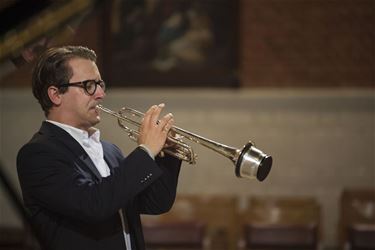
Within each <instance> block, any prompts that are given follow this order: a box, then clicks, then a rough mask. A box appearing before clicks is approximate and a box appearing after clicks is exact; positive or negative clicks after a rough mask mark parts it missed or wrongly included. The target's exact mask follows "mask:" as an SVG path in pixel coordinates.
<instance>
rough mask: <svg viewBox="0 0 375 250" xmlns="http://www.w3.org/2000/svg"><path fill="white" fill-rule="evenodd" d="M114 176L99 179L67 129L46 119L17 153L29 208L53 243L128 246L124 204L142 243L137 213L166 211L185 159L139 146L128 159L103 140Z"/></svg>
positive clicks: (138, 245)
mask: <svg viewBox="0 0 375 250" xmlns="http://www.w3.org/2000/svg"><path fill="white" fill-rule="evenodd" d="M102 145H103V150H104V159H105V161H106V162H107V164H108V166H109V167H110V170H111V175H110V176H108V177H105V178H102V177H101V176H100V174H99V172H98V170H97V169H96V167H95V166H94V164H93V162H92V161H91V159H90V158H89V156H88V155H87V153H86V152H85V150H84V149H83V148H82V147H81V146H80V144H79V143H78V142H77V141H76V140H75V139H74V138H73V137H71V136H70V135H69V134H68V133H67V132H66V131H65V130H63V129H61V128H59V127H58V126H55V125H53V124H51V123H48V122H43V124H42V126H41V128H40V130H39V132H38V133H36V134H35V135H34V136H33V138H32V139H31V140H30V141H29V142H28V143H27V144H26V145H24V146H23V147H22V148H21V149H20V151H19V153H18V156H17V171H18V176H19V180H20V184H21V190H22V194H23V199H24V203H25V207H26V208H27V210H28V212H29V214H30V218H31V222H32V223H33V225H34V226H35V227H36V228H37V232H38V233H39V235H40V237H41V238H42V240H43V242H42V243H43V245H45V246H47V248H48V249H64V250H67V249H69V250H74V249H77V250H78V249H80V250H81V249H88V250H96V249H98V250H99V249H106V250H107V249H111V250H115V249H121V250H124V249H125V242H124V236H123V232H122V226H121V220H120V216H119V212H118V211H119V209H120V208H122V209H123V211H125V213H126V214H125V216H126V219H127V221H128V225H129V230H130V235H131V242H132V248H133V249H137V250H138V249H145V244H144V240H143V234H142V227H141V221H140V214H142V213H144V214H160V213H163V212H166V211H168V210H169V209H170V208H171V207H172V205H173V202H174V199H175V196H176V188H177V179H178V175H179V171H180V165H181V162H180V161H179V160H177V159H175V158H172V157H170V156H166V157H164V158H159V157H157V159H156V160H155V161H154V160H152V159H151V157H149V155H148V154H147V153H146V152H144V150H142V149H140V148H137V149H135V150H134V151H133V152H132V153H131V154H130V155H128V156H127V157H126V158H124V157H123V155H122V154H121V152H120V150H119V149H118V148H117V147H116V146H115V145H113V144H110V143H107V142H103V141H102Z"/></svg>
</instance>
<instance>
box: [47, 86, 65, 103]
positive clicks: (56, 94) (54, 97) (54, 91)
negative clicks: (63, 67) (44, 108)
mask: <svg viewBox="0 0 375 250" xmlns="http://www.w3.org/2000/svg"><path fill="white" fill-rule="evenodd" d="M47 92H48V96H49V99H50V100H51V102H52V103H53V104H54V105H56V106H59V105H60V104H61V97H62V94H61V93H60V91H59V89H58V88H57V87H56V86H49V88H48V91H47Z"/></svg>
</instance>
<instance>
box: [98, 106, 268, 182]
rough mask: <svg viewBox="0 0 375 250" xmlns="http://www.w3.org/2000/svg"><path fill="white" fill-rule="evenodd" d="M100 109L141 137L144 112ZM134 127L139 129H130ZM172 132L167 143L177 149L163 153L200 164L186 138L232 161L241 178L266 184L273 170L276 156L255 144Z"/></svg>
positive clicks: (174, 127) (169, 148)
mask: <svg viewBox="0 0 375 250" xmlns="http://www.w3.org/2000/svg"><path fill="white" fill-rule="evenodd" d="M97 108H98V109H100V110H102V111H104V112H105V113H107V114H110V115H112V116H114V117H116V118H117V119H118V124H119V126H120V127H121V128H123V129H124V130H125V131H126V132H127V134H128V136H129V138H130V139H132V140H134V141H137V139H138V136H139V132H138V129H139V127H140V125H141V121H142V118H143V116H144V114H143V113H142V112H140V111H137V110H135V109H131V108H127V107H124V108H122V109H121V110H120V111H119V112H114V111H112V110H110V109H107V108H105V107H103V106H102V105H98V106H97ZM130 125H131V126H134V127H135V128H130V127H129V126H130ZM171 130H172V131H173V134H174V136H168V138H167V141H169V142H172V143H173V147H168V148H163V150H162V152H163V153H166V154H169V155H172V156H174V157H176V158H178V159H180V160H183V161H186V162H188V163H189V164H195V163H196V159H197V155H196V154H195V153H194V151H193V149H192V147H191V146H190V145H188V144H187V143H185V142H184V140H183V139H187V140H190V141H192V142H195V143H197V144H200V145H202V146H204V147H206V148H209V149H211V150H213V151H215V152H217V153H219V154H221V155H223V156H225V157H227V158H229V159H230V160H231V161H232V162H233V163H234V165H235V174H236V176H237V177H241V178H248V179H253V178H256V179H257V180H259V181H263V180H264V179H265V178H266V177H267V176H268V174H269V172H270V170H271V166H272V157H271V156H269V155H267V154H265V153H263V152H262V151H261V150H259V149H258V148H256V147H255V145H254V144H253V143H252V142H249V143H247V144H246V145H245V146H244V147H243V149H242V150H240V149H237V148H234V147H230V146H227V145H224V144H221V143H218V142H215V141H212V140H210V139H207V138H204V137H202V136H200V135H197V134H194V133H192V132H189V131H187V130H184V129H182V128H179V127H176V126H173V127H172V128H171Z"/></svg>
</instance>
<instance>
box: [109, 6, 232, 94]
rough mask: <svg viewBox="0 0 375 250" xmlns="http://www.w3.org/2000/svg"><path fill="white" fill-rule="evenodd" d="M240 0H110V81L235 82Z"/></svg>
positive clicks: (169, 84) (134, 83)
mask: <svg viewBox="0 0 375 250" xmlns="http://www.w3.org/2000/svg"><path fill="white" fill-rule="evenodd" d="M237 1H238V0H112V1H108V6H107V8H106V11H105V12H106V15H105V18H106V22H105V23H106V24H105V25H104V26H105V31H104V32H105V41H104V46H105V48H104V52H105V53H104V67H103V68H104V74H105V77H106V79H107V81H108V82H109V83H110V84H111V85H112V86H122V87H149V86H155V87H162V86H164V87H236V86H237V85H238V78H237V67H238V63H237V61H238V60H237V57H238V56H237V48H238V45H237V43H238V30H237V29H238V20H237V19H238V2H237Z"/></svg>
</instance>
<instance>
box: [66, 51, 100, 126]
mask: <svg viewBox="0 0 375 250" xmlns="http://www.w3.org/2000/svg"><path fill="white" fill-rule="evenodd" d="M68 64H69V66H70V68H71V69H72V71H73V75H72V77H71V78H70V81H69V82H70V83H73V82H81V81H85V80H101V76H100V73H99V70H98V67H97V66H96V64H95V63H94V62H93V61H90V60H87V59H82V58H73V59H71V60H69V62H68ZM104 96H105V93H104V91H103V89H102V88H101V87H100V86H99V85H98V86H97V89H96V91H95V93H94V94H93V95H88V94H87V93H86V92H85V90H84V89H83V88H80V87H69V88H68V90H67V92H65V93H64V94H63V96H62V103H61V110H62V112H63V114H64V120H65V123H67V124H69V125H71V126H74V127H76V128H79V129H83V130H88V129H89V128H90V127H92V126H94V125H96V124H97V123H98V122H99V121H100V116H99V111H98V109H96V105H98V104H99V103H100V102H101V101H102V99H103V98H104Z"/></svg>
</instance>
